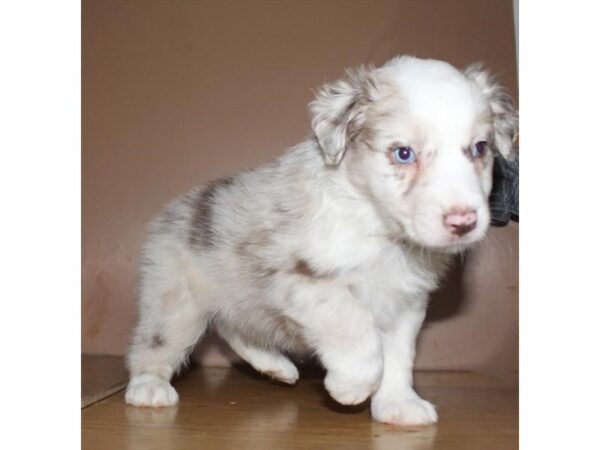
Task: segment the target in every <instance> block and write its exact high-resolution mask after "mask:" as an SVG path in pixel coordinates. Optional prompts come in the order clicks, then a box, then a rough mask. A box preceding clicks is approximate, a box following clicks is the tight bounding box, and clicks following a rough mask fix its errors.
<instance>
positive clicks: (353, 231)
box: [125, 56, 517, 426]
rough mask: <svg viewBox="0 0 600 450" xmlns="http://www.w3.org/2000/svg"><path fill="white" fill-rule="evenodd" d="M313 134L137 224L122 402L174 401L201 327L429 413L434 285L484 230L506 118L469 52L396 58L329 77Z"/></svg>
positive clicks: (511, 127) (247, 355) (375, 409)
mask: <svg viewBox="0 0 600 450" xmlns="http://www.w3.org/2000/svg"><path fill="white" fill-rule="evenodd" d="M309 109H310V113H311V117H312V122H311V123H312V130H313V132H314V133H313V134H312V135H311V136H310V137H309V138H308V139H307V140H306V141H304V142H302V143H301V144H299V145H297V146H296V147H293V148H292V149H290V150H288V151H287V152H286V153H284V154H283V155H282V156H281V157H280V158H278V159H277V160H275V161H274V162H273V163H271V164H268V165H265V166H263V167H261V168H258V169H256V170H250V171H246V172H242V173H239V174H237V175H234V176H232V177H230V178H225V179H221V180H217V181H214V182H212V183H209V184H208V185H206V186H204V187H200V188H197V189H195V190H193V191H191V192H189V193H188V194H186V195H183V196H182V197H179V198H177V199H176V200H174V201H173V202H172V203H171V204H169V205H168V206H167V207H166V208H165V209H164V210H163V211H162V213H161V214H159V215H158V217H157V218H156V219H155V220H154V221H152V222H151V223H150V225H149V227H148V236H147V239H146V242H145V245H144V247H143V252H142V261H141V268H140V272H141V273H140V275H141V276H140V285H139V321H138V324H137V326H136V328H135V330H134V332H133V336H132V339H131V345H130V348H129V351H128V355H127V363H128V368H129V372H130V375H131V379H130V382H129V385H128V388H127V392H126V397H125V398H126V401H127V403H129V404H132V405H136V406H167V405H173V404H175V403H176V402H177V401H178V395H177V393H176V392H175V390H174V389H173V387H172V386H171V385H170V383H169V380H170V378H171V376H172V375H173V373H174V371H176V370H177V369H178V368H179V367H180V366H181V365H182V364H183V363H184V361H185V359H186V356H187V354H188V353H189V351H190V350H191V349H192V348H193V346H194V345H195V344H196V342H197V341H198V339H199V338H200V337H201V336H202V334H203V333H204V332H205V330H206V329H207V327H208V326H210V327H212V328H213V329H215V330H216V331H217V332H218V333H219V334H220V335H221V336H222V337H223V338H224V339H225V340H226V341H227V343H228V344H229V345H230V346H231V348H232V349H233V350H234V351H235V352H236V353H237V354H238V355H239V356H240V357H241V358H243V359H244V360H246V361H247V362H248V363H250V364H251V365H252V366H253V367H254V368H255V369H256V370H258V371H259V372H262V373H264V374H266V375H269V376H271V377H273V378H276V379H278V380H280V381H283V382H285V383H290V384H293V383H295V382H296V380H297V379H298V370H297V369H296V367H295V366H294V364H293V363H292V361H291V360H290V359H289V357H288V355H290V354H295V353H302V352H312V353H314V354H315V355H317V356H318V358H319V360H320V361H321V362H322V364H323V366H324V367H325V369H326V370H327V375H326V377H325V387H326V389H327V391H328V392H329V393H330V395H331V396H332V397H333V398H334V399H335V400H337V401H338V402H339V403H341V404H344V405H352V404H357V403H360V402H363V401H365V400H366V399H367V398H369V397H371V412H372V415H373V417H374V419H375V420H377V421H380V422H386V423H391V424H398V425H406V426H415V425H425V424H430V423H434V422H436V421H437V414H436V411H435V408H434V406H433V405H432V404H431V403H429V402H427V401H426V400H423V399H422V398H420V397H419V395H418V394H417V393H416V392H415V391H414V390H413V387H412V366H413V360H414V357H415V340H416V337H417V335H418V333H419V329H420V328H421V325H422V322H423V319H424V317H425V310H426V307H427V301H428V295H429V293H430V292H431V291H432V290H434V289H435V288H436V287H437V285H438V280H439V279H440V276H441V275H443V273H444V270H445V268H446V267H447V265H448V263H449V261H450V259H451V256H452V254H455V253H457V252H461V251H462V250H464V249H466V248H467V247H468V246H469V245H471V244H473V243H474V242H476V241H478V240H480V239H481V238H482V237H483V236H484V234H485V232H486V229H487V228H488V224H489V221H490V213H489V209H488V195H489V193H490V189H491V186H492V165H493V152H494V151H496V152H499V153H500V154H502V155H504V156H508V155H509V153H510V152H511V149H512V141H513V136H514V135H515V133H516V128H517V113H516V112H515V109H514V107H513V104H512V102H511V100H510V98H509V97H508V96H507V95H506V94H505V93H504V91H503V90H502V89H501V88H500V87H499V86H497V85H496V84H495V83H494V81H493V80H492V79H491V77H490V76H489V75H488V74H487V72H485V71H484V70H483V69H482V68H481V67H480V66H479V65H474V66H471V67H469V68H468V69H466V70H465V71H459V70H457V69H455V68H454V67H452V66H451V65H449V64H447V63H445V62H441V61H435V60H422V59H417V58H414V57H407V56H403V57H398V58H395V59H392V60H391V61H389V62H387V63H386V64H385V65H383V66H382V67H380V68H377V69H374V68H362V69H359V70H356V71H353V72H349V73H348V76H347V77H346V78H345V79H343V80H340V81H337V82H334V83H331V84H328V85H325V86H324V87H323V88H322V89H321V90H320V91H319V92H318V93H317V95H316V98H315V100H314V101H313V102H312V103H311V104H310V106H309Z"/></svg>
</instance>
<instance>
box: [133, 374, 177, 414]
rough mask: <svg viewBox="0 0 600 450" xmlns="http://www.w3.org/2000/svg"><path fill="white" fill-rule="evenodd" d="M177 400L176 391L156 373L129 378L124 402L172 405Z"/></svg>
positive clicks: (154, 405) (142, 404)
mask: <svg viewBox="0 0 600 450" xmlns="http://www.w3.org/2000/svg"><path fill="white" fill-rule="evenodd" d="M178 400H179V395H177V391H175V389H174V388H173V386H171V385H170V384H169V382H168V381H167V380H165V379H164V378H161V377H159V376H158V375H151V374H144V375H138V376H135V377H133V378H132V379H131V381H130V382H129V385H128V386H127V392H126V393H125V402H127V403H128V404H130V405H133V406H152V407H159V406H172V405H174V404H176V403H177V401H178Z"/></svg>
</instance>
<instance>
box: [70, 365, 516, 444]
mask: <svg viewBox="0 0 600 450" xmlns="http://www.w3.org/2000/svg"><path fill="white" fill-rule="evenodd" d="M321 375H322V374H316V373H311V374H302V377H301V379H300V381H299V382H298V384H297V385H296V386H294V387H290V386H285V385H281V384H278V383H276V382H272V381H269V380H267V379H265V378H263V377H261V376H259V375H257V374H256V373H254V372H253V371H251V370H250V369H246V368H233V369H208V368H201V369H193V370H191V371H190V372H188V373H187V374H185V375H184V376H182V377H181V378H179V379H177V380H175V382H174V385H175V387H176V389H177V390H178V391H179V394H180V397H181V400H180V403H179V405H177V406H175V407H170V408H159V409H152V408H134V407H131V406H127V405H126V404H125V402H124V400H123V391H120V392H117V393H113V394H112V395H109V396H108V397H106V398H104V399H103V400H99V401H96V402H95V403H93V404H91V405H90V406H87V407H86V408H84V409H83V410H82V441H83V442H82V443H83V449H85V450H95V449H103V450H106V449H119V450H125V449H161V450H168V449H182V450H183V449H185V450H189V449H194V448H201V449H328V450H335V449H340V450H350V449H371V448H372V449H378V450H379V449H381V450H383V449H395V450H399V449H407V450H412V449H418V450H425V449H447V450H454V449H456V450H470V449H472V450H494V449H498V450H511V449H516V448H517V447H518V444H517V442H518V414H517V410H518V394H517V390H516V389H514V388H509V387H504V386H503V385H501V384H499V383H498V382H497V381H495V380H493V379H491V378H488V377H485V376H482V375H478V374H473V373H461V372H458V373H457V372H422V373H417V375H416V384H417V390H418V391H419V392H420V393H421V395H422V396H423V397H425V398H426V399H428V400H430V401H432V402H433V403H435V404H436V405H437V410H438V413H439V415H440V421H439V423H438V424H437V425H435V426H430V427H426V428H423V429H420V430H403V429H400V428H397V427H393V426H389V425H383V424H379V423H375V422H373V421H372V420H371V417H370V415H369V410H368V405H362V406H360V407H352V408H347V407H342V406H339V405H337V404H336V403H335V402H333V401H332V400H331V399H329V397H328V396H327V395H326V392H325V391H324V390H323V388H322V381H321V379H320V376H321Z"/></svg>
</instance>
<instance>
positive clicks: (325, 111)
mask: <svg viewBox="0 0 600 450" xmlns="http://www.w3.org/2000/svg"><path fill="white" fill-rule="evenodd" d="M376 90H377V83H376V81H375V76H374V69H372V68H365V67H363V68H360V69H358V70H355V71H348V72H347V77H346V78H344V79H342V80H339V81H336V82H334V83H329V84H326V85H325V86H323V87H322V88H321V89H319V91H318V92H317V94H316V97H315V99H314V100H313V101H312V102H311V103H310V104H309V105H308V108H309V111H310V114H311V116H312V117H311V125H312V129H313V131H314V133H315V135H316V137H317V140H318V141H319V145H320V147H321V150H322V151H323V157H324V158H325V163H326V164H328V165H332V166H337V165H338V164H339V163H340V162H341V161H342V158H343V157H344V154H345V153H346V150H347V148H348V144H349V143H350V142H351V141H352V140H353V139H354V138H355V137H356V136H357V135H358V134H359V133H360V130H361V128H362V126H363V124H364V122H365V115H366V114H365V113H366V110H367V108H368V105H369V103H371V102H373V101H374V99H375V94H376Z"/></svg>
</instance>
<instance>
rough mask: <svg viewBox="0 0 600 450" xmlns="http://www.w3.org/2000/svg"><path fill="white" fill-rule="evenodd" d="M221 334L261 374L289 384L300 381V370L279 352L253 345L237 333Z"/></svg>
mask: <svg viewBox="0 0 600 450" xmlns="http://www.w3.org/2000/svg"><path fill="white" fill-rule="evenodd" d="M219 334H220V335H221V336H222V337H223V339H225V341H226V342H227V343H228V344H229V346H230V347H231V348H232V349H233V351H235V352H236V353H237V354H238V355H239V356H240V357H241V358H243V359H244V360H245V361H246V362H247V363H249V364H250V365H251V366H252V367H254V368H255V369H256V370H257V371H259V372H260V373H263V374H265V375H268V376H270V377H271V378H274V379H276V380H279V381H282V382H283V383H287V384H295V383H296V381H298V369H297V368H296V366H295V365H294V363H292V362H291V361H290V360H289V359H288V358H287V357H285V356H284V355H283V354H281V353H279V352H278V351H275V350H267V349H264V348H260V347H256V346H254V345H251V344H249V343H247V342H246V341H244V340H243V338H242V337H241V336H239V335H238V334H237V333H235V332H228V331H227V332H226V331H222V330H219Z"/></svg>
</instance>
